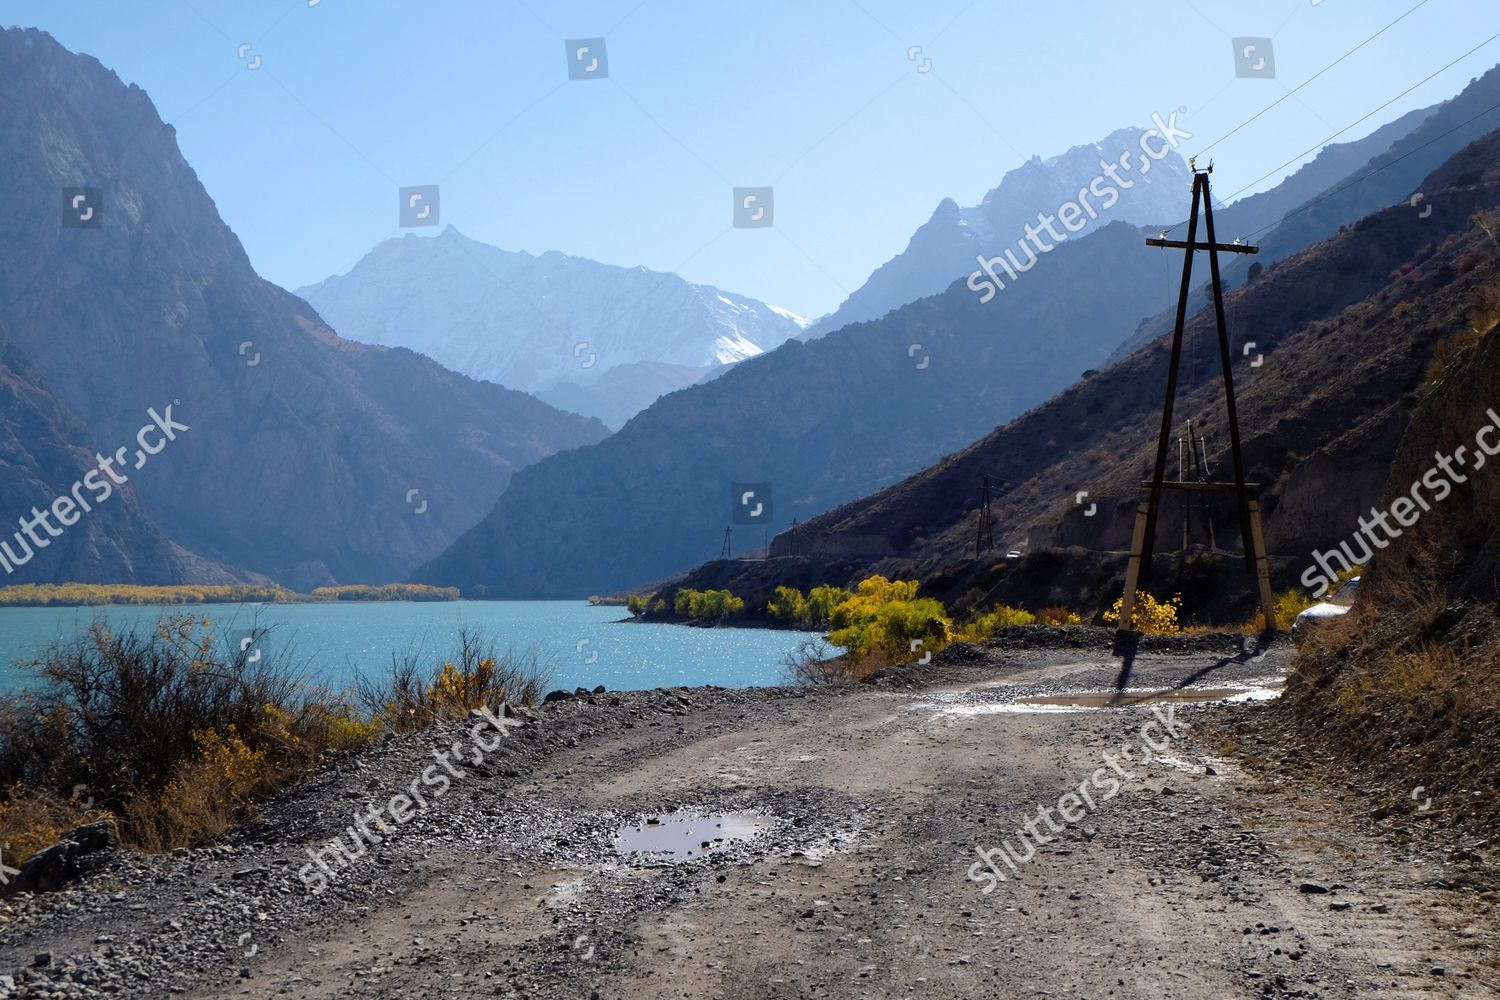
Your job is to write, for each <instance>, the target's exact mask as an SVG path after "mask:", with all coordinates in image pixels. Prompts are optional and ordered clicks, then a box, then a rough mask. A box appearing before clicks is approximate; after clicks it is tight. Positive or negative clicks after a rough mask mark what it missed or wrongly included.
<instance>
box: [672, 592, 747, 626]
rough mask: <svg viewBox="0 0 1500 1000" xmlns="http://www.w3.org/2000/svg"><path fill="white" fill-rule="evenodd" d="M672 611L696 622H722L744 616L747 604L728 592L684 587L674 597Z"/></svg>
mask: <svg viewBox="0 0 1500 1000" xmlns="http://www.w3.org/2000/svg"><path fill="white" fill-rule="evenodd" d="M672 610H673V611H675V612H677V614H679V615H682V616H683V617H684V618H691V619H693V620H694V621H722V620H724V619H725V618H729V617H732V616H734V615H739V614H743V613H744V611H745V602H744V601H743V600H741V599H740V598H738V597H735V596H734V595H733V594H731V593H730V592H729V591H727V590H689V589H688V588H686V587H684V588H682V589H681V590H679V591H677V593H676V594H675V595H674V596H673V598H672Z"/></svg>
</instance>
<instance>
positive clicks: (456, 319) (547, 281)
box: [298, 226, 807, 427]
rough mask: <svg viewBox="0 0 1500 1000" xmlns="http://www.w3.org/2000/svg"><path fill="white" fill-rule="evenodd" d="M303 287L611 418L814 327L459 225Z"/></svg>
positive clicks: (647, 274)
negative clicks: (488, 239) (620, 374)
mask: <svg viewBox="0 0 1500 1000" xmlns="http://www.w3.org/2000/svg"><path fill="white" fill-rule="evenodd" d="M298 294H299V295H301V296H303V297H304V298H306V299H307V301H308V302H310V303H312V305H313V306H314V307H316V308H317V310H318V312H319V313H320V314H321V315H322V316H324V317H325V318H326V319H327V320H328V321H329V322H331V323H332V324H333V326H334V327H335V328H336V329H337V330H338V331H339V332H340V333H341V334H343V335H344V336H346V337H350V338H352V339H354V340H358V341H361V342H363V343H367V344H381V345H384V346H387V347H407V348H410V349H411V350H413V351H417V352H419V353H421V354H425V355H427V356H428V357H430V358H432V359H434V360H435V361H437V362H438V363H440V364H442V365H443V366H445V367H447V368H451V369H453V370H454V371H457V372H461V373H462V374H465V375H468V376H470V377H471V378H476V379H484V380H487V381H490V382H495V383H497V384H499V385H504V386H508V387H510V388H512V389H520V390H522V391H523V392H530V393H534V394H537V395H541V396H542V397H543V398H546V399H549V400H557V401H559V402H561V401H563V400H566V401H568V402H569V403H571V404H572V408H574V409H576V410H577V412H580V413H584V414H586V415H588V416H597V417H600V418H601V419H604V420H605V421H606V422H607V423H609V424H610V425H611V426H614V427H618V426H619V425H620V424H622V423H624V421H625V420H626V419H629V418H630V417H631V416H633V415H634V414H635V413H636V412H638V411H639V410H641V409H643V408H644V407H646V406H648V405H650V403H651V402H652V401H654V400H655V399H656V398H657V397H658V396H660V395H662V394H663V393H665V392H671V391H673V390H675V389H680V388H682V387H684V386H687V385H692V384H693V383H694V382H696V381H698V379H700V378H701V377H703V375H704V373H705V372H706V370H707V369H708V368H710V367H712V366H716V365H726V364H733V363H734V362H736V361H743V360H744V359H745V358H751V357H755V356H756V355H759V354H762V353H764V352H765V351H767V350H770V349H772V348H774V347H777V346H779V345H781V344H782V343H784V342H785V341H787V340H788V339H790V338H791V337H793V336H795V335H796V334H798V333H800V332H801V331H802V330H803V328H804V327H805V326H806V325H807V323H806V321H805V320H802V319H801V318H800V317H797V316H795V315H793V314H791V313H789V312H787V311H785V310H782V309H777V308H775V307H772V306H768V305H766V304H765V303H763V302H757V301H756V300H754V299H749V298H746V297H744V296H742V295H734V294H731V293H728V292H722V291H720V290H719V289H717V288H713V287H710V286H708V285H694V284H690V283H689V282H687V281H684V280H683V279H682V278H680V277H678V276H677V275H675V274H662V273H659V272H656V271H649V270H647V269H646V268H644V267H633V268H629V267H614V266H611V265H608V264H601V263H599V262H597V261H592V260H588V259H585V258H582V257H569V256H566V255H564V254H561V253H557V252H556V251H552V252H549V253H544V254H542V255H541V256H533V255H531V254H529V253H525V252H512V251H507V250H501V249H499V248H498V247H493V246H490V245H489V244H486V243H480V242H479V241H477V240H472V239H469V238H468V237H466V236H464V235H463V234H462V233H460V232H458V230H456V229H454V228H453V227H452V226H449V227H448V228H447V229H445V230H443V232H442V233H441V235H439V236H437V237H435V238H425V237H421V236H417V235H414V234H410V233H409V234H407V235H405V236H403V237H401V238H399V239H391V240H387V241H386V242H384V243H382V244H380V245H379V246H377V247H376V248H375V249H374V250H371V251H370V253H369V254H367V255H366V256H365V257H364V259H363V260H361V261H360V262H359V263H358V264H356V265H355V266H354V268H353V269H352V270H351V271H349V272H348V273H347V274H343V275H336V276H334V277H331V278H328V279H326V280H324V281H321V282H319V283H318V284H316V285H310V286H308V287H306V288H302V289H299V290H298ZM642 364H649V365H654V366H657V367H655V368H653V369H652V370H651V372H650V377H648V378H643V379H641V380H640V381H639V383H638V386H639V387H638V389H636V391H634V392H624V391H622V390H623V389H624V386H625V385H627V384H630V383H633V382H634V379H633V378H632V379H630V380H629V381H628V382H625V381H622V380H620V379H614V380H611V382H610V383H609V384H606V385H604V386H602V387H601V386H599V383H600V382H602V381H603V380H604V379H605V377H606V376H607V374H608V373H610V372H611V371H614V370H616V369H618V368H622V367H624V366H632V365H642ZM627 374H632V373H627ZM653 392H654V394H652V393H653Z"/></svg>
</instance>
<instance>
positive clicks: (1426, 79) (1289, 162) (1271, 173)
mask: <svg viewBox="0 0 1500 1000" xmlns="http://www.w3.org/2000/svg"><path fill="white" fill-rule="evenodd" d="M1497 38H1500V32H1497V33H1495V34H1493V35H1491V36H1490V37H1489V38H1486V39H1485V40H1484V41H1482V42H1480V43H1479V44H1478V45H1476V46H1474V47H1473V48H1472V49H1470V50H1469V51H1467V52H1465V53H1464V54H1463V55H1461V56H1459V57H1458V58H1456V59H1454V60H1453V61H1452V62H1450V63H1448V64H1447V65H1446V66H1443V67H1442V68H1441V69H1437V70H1434V71H1433V72H1432V73H1430V74H1428V75H1427V76H1425V77H1423V78H1422V79H1421V80H1419V81H1417V82H1416V83H1414V84H1412V85H1411V86H1410V87H1408V88H1406V89H1405V90H1403V91H1402V92H1401V93H1399V94H1397V95H1396V96H1395V97H1393V98H1391V99H1390V100H1389V101H1386V102H1385V103H1384V104H1382V105H1381V106H1380V107H1378V108H1376V109H1375V110H1373V111H1371V112H1370V113H1369V114H1367V115H1365V116H1364V117H1362V118H1360V119H1359V120H1358V121H1354V122H1351V123H1349V124H1348V125H1345V126H1344V127H1343V128H1341V129H1339V130H1338V131H1337V132H1335V133H1333V134H1332V135H1330V136H1329V137H1328V138H1326V139H1323V140H1322V141H1321V142H1318V143H1317V144H1316V145H1313V146H1310V147H1308V148H1307V149H1305V150H1303V151H1302V152H1301V153H1298V154H1297V155H1296V156H1294V157H1292V158H1291V159H1290V160H1287V161H1286V162H1285V163H1283V164H1281V166H1279V167H1276V168H1275V169H1274V170H1271V171H1269V172H1268V173H1265V174H1263V175H1262V176H1260V177H1258V178H1256V179H1255V180H1253V181H1251V182H1250V183H1249V184H1246V185H1245V186H1244V187H1242V188H1240V189H1239V190H1238V191H1236V192H1234V193H1233V194H1231V195H1229V196H1228V197H1227V198H1224V199H1221V201H1220V203H1221V204H1226V205H1227V204H1228V203H1229V202H1231V201H1233V200H1234V199H1235V198H1238V197H1239V196H1240V195H1242V194H1244V193H1245V192H1246V191H1248V190H1250V189H1251V188H1253V187H1255V186H1256V185H1257V184H1259V183H1260V182H1261V181H1264V180H1266V179H1267V178H1270V177H1273V176H1275V175H1276V174H1277V173H1279V172H1280V171H1282V170H1284V169H1286V168H1287V167H1289V166H1291V165H1292V164H1293V163H1296V162H1297V161H1298V160H1300V159H1302V158H1303V157H1304V156H1307V155H1308V154H1309V153H1312V152H1316V151H1317V150H1319V149H1321V148H1322V147H1324V146H1326V145H1328V144H1329V143H1330V142H1332V141H1333V140H1334V139H1337V138H1338V137H1339V136H1341V135H1343V134H1344V133H1345V132H1347V131H1349V130H1350V129H1352V128H1354V127H1355V126H1356V125H1359V124H1360V123H1361V122H1364V121H1368V120H1369V119H1370V118H1373V117H1374V116H1375V115H1378V114H1379V113H1380V112H1382V111H1384V110H1385V109H1386V108H1388V107H1390V106H1391V105H1392V104H1395V103H1396V102H1397V101H1399V100H1401V98H1403V97H1405V96H1406V95H1407V94H1410V93H1411V92H1412V91H1414V90H1416V89H1417V88H1418V87H1420V86H1422V85H1423V84H1425V83H1428V82H1429V81H1431V80H1432V79H1433V78H1435V77H1437V76H1439V75H1440V74H1442V73H1445V72H1447V71H1448V70H1450V69H1452V68H1453V67H1454V66H1456V65H1458V64H1459V63H1460V62H1463V61H1464V60H1465V59H1467V58H1469V56H1471V55H1473V54H1474V53H1476V52H1478V51H1479V50H1480V49H1482V48H1484V47H1485V46H1486V45H1489V44H1490V43H1491V42H1493V41H1495V39H1497ZM1274 106H1275V105H1272V107H1274ZM1266 110H1270V109H1269V108H1267V109H1266ZM1491 110H1493V109H1491ZM1487 113H1488V112H1482V113H1481V114H1480V115H1475V116H1474V118H1479V117H1482V116H1483V114H1487ZM1474 118H1470V119H1469V121H1467V122H1464V123H1463V125H1467V124H1469V122H1472V121H1474ZM1246 124H1248V122H1247V123H1246ZM1463 125H1459V126H1457V128H1462V127H1463ZM1457 128H1454V129H1449V130H1448V131H1447V132H1444V133H1443V135H1440V136H1437V137H1436V138H1435V139H1433V140H1432V141H1431V142H1426V143H1423V144H1422V145H1421V146H1418V147H1417V149H1425V148H1427V146H1430V145H1431V144H1432V142H1436V141H1437V140H1438V139H1441V138H1443V137H1444V136H1447V135H1450V134H1451V133H1452V132H1455V131H1457ZM1231 134H1232V133H1231ZM1224 138H1228V136H1225V137H1224ZM1217 141H1219V142H1222V141H1223V139H1220V140H1217ZM1416 151H1417V150H1412V152H1416ZM1200 155H1201V154H1200ZM1410 155H1411V153H1407V154H1405V155H1403V156H1402V157H1400V158H1399V159H1397V160H1393V161H1391V162H1392V163H1399V162H1400V160H1403V159H1405V158H1406V156H1410ZM1390 165H1391V164H1386V166H1390ZM1383 169H1385V167H1381V168H1379V169H1377V170H1372V171H1371V172H1370V173H1368V174H1365V175H1364V176H1362V177H1360V178H1359V179H1358V180H1356V181H1354V182H1353V183H1351V184H1349V185H1347V186H1346V187H1345V188H1342V189H1340V190H1347V189H1348V188H1349V187H1353V186H1354V184H1358V183H1361V182H1362V181H1364V180H1365V179H1366V178H1369V177H1373V176H1374V175H1375V174H1377V173H1379V172H1380V170H1383ZM1331 196H1332V195H1331V194H1330V195H1325V196H1324V198H1327V197H1331ZM1318 200H1319V201H1321V200H1324V199H1322V198H1320V199H1318ZM1315 204H1317V202H1316V201H1314V202H1312V203H1310V204H1308V205H1304V206H1303V207H1302V208H1300V209H1297V210H1296V211H1295V212H1289V213H1288V214H1287V215H1285V216H1283V217H1282V218H1281V219H1278V220H1276V221H1275V222H1273V223H1271V224H1270V225H1267V226H1262V227H1261V228H1260V229H1257V230H1256V231H1255V233H1251V234H1249V236H1254V235H1255V234H1256V233H1262V232H1265V231H1266V230H1267V229H1271V228H1274V227H1275V226H1278V225H1280V224H1281V223H1282V222H1284V221H1285V220H1286V219H1289V218H1291V217H1292V216H1294V215H1297V214H1299V213H1301V212H1303V211H1306V210H1307V209H1308V208H1311V207H1312V205H1315ZM1185 225H1187V220H1186V219H1184V220H1182V221H1181V222H1179V223H1177V224H1176V225H1174V226H1170V227H1168V229H1167V232H1171V231H1172V230H1174V229H1181V228H1182V227H1183V226H1185ZM1246 238H1247V239H1248V238H1249V237H1248V236H1247V237H1246Z"/></svg>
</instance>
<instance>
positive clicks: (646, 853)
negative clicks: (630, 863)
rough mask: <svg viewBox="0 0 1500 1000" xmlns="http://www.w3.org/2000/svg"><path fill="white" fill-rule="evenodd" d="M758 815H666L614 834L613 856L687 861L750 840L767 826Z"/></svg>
mask: <svg viewBox="0 0 1500 1000" xmlns="http://www.w3.org/2000/svg"><path fill="white" fill-rule="evenodd" d="M769 825H770V824H769V821H768V820H767V818H766V817H764V816H762V815H760V814H759V813H753V812H737V813H715V814H705V813H691V812H678V813H666V814H663V815H660V816H650V817H647V818H645V819H642V820H638V821H635V822H632V823H627V824H625V825H624V826H621V827H620V828H619V829H618V830H617V831H615V837H614V847H615V853H617V854H619V855H620V856H621V857H625V858H629V859H631V860H635V861H642V860H645V861H667V862H680V861H691V860H693V859H695V858H701V857H704V856H705V855H708V854H712V853H713V852H715V851H719V850H723V849H724V848H726V847H731V846H733V845H735V844H737V843H742V842H744V841H746V840H749V839H751V838H752V837H754V836H755V835H756V834H758V833H760V832H761V831H763V830H765V829H766V828H767V827H768V826H769Z"/></svg>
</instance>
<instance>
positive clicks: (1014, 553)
mask: <svg viewBox="0 0 1500 1000" xmlns="http://www.w3.org/2000/svg"><path fill="white" fill-rule="evenodd" d="M1020 558H1021V550H1020V549H1011V550H1010V551H1009V552H1007V553H1005V559H1006V561H1007V562H1015V561H1016V560H1017V559H1020Z"/></svg>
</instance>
